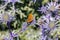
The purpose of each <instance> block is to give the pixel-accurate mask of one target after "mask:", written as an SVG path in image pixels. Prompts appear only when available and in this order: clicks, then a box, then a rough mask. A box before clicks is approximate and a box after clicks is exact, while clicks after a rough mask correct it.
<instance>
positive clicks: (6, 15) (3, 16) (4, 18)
mask: <svg viewBox="0 0 60 40" xmlns="http://www.w3.org/2000/svg"><path fill="white" fill-rule="evenodd" d="M14 19H15V17H14V16H13V15H12V14H10V13H2V14H0V21H1V22H3V23H7V22H11V21H13V20H14Z"/></svg>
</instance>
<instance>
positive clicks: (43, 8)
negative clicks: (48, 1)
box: [37, 5, 47, 14]
mask: <svg viewBox="0 0 60 40" xmlns="http://www.w3.org/2000/svg"><path fill="white" fill-rule="evenodd" d="M37 11H40V12H42V13H44V14H45V13H46V12H47V8H46V7H45V6H44V5H42V7H41V8H39V9H38V10H37Z"/></svg>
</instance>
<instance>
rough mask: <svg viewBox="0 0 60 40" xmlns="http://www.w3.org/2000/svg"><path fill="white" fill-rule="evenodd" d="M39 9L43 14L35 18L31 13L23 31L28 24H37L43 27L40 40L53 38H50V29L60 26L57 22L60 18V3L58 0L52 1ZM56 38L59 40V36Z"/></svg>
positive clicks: (23, 25)
mask: <svg viewBox="0 0 60 40" xmlns="http://www.w3.org/2000/svg"><path fill="white" fill-rule="evenodd" d="M37 11H39V12H41V14H42V16H41V17H40V18H39V19H38V20H35V17H33V15H32V14H29V16H28V19H27V21H26V22H24V23H23V24H22V31H24V30H26V29H27V27H28V26H32V25H35V24H36V25H39V27H40V28H41V29H42V31H41V32H42V34H41V35H42V36H41V39H40V40H53V39H51V38H49V35H50V31H53V30H54V29H56V28H57V27H60V26H58V23H57V21H59V20H60V14H59V13H60V12H59V11H60V4H59V3H58V2H56V1H54V2H53V1H51V2H48V3H47V4H45V5H42V7H39V9H38V10H37ZM56 40H58V39H57V37H56Z"/></svg>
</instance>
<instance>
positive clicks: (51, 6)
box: [46, 1, 58, 11]
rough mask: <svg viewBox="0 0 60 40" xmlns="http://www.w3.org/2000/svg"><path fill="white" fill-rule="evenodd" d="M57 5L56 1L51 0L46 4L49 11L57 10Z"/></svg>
mask: <svg viewBox="0 0 60 40" xmlns="http://www.w3.org/2000/svg"><path fill="white" fill-rule="evenodd" d="M57 5H58V3H56V2H52V1H51V2H49V3H48V4H47V5H46V7H47V9H48V10H49V11H56V10H57Z"/></svg>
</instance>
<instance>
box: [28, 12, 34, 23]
mask: <svg viewBox="0 0 60 40" xmlns="http://www.w3.org/2000/svg"><path fill="white" fill-rule="evenodd" d="M33 18H34V17H33V14H32V13H30V14H29V15H28V18H27V22H28V23H30V22H32V21H33Z"/></svg>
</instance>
